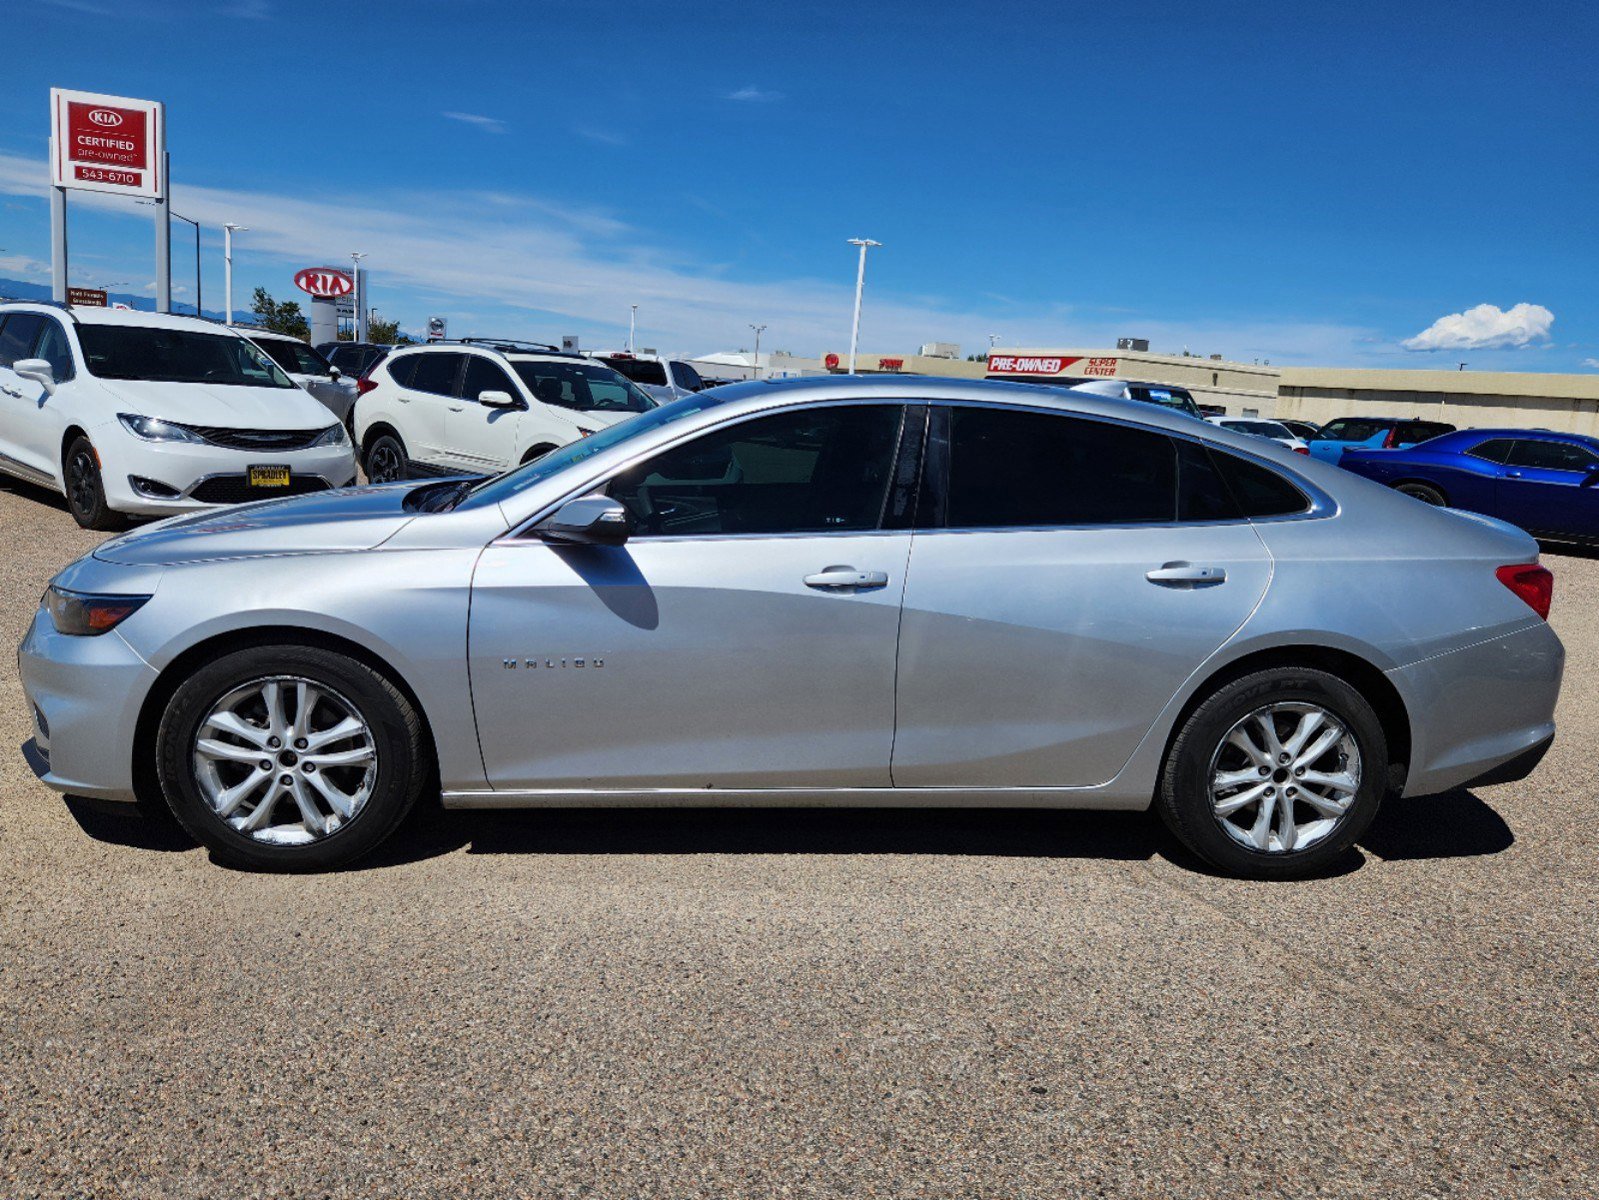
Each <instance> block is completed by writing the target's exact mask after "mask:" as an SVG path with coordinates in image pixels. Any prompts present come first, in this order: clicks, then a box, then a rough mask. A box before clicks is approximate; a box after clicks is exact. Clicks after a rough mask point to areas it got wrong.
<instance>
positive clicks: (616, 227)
mask: <svg viewBox="0 0 1599 1200" xmlns="http://www.w3.org/2000/svg"><path fill="white" fill-rule="evenodd" d="M48 191H49V170H48V167H47V165H46V164H45V162H44V160H43V159H42V158H30V157H24V156H21V155H9V154H5V153H0V195H12V196H29V197H32V198H33V201H34V203H39V202H41V201H43V200H44V199H45V197H46V196H47V194H48ZM183 194H184V200H183V209H184V215H185V216H189V217H192V218H193V219H195V220H197V221H199V222H201V223H202V224H203V225H204V226H205V227H206V228H207V229H208V230H212V229H216V228H218V227H220V225H221V223H222V222H223V221H235V222H238V223H239V224H241V225H247V226H249V232H248V233H242V234H240V235H239V236H238V237H237V238H235V240H234V258H235V271H236V273H237V274H238V277H237V278H236V280H235V286H236V288H239V287H242V288H243V290H244V292H245V293H247V292H248V287H247V286H245V284H244V283H243V280H247V279H251V278H252V277H253V278H254V279H255V280H259V281H261V282H264V283H266V284H267V285H268V287H269V289H271V290H274V291H278V290H282V291H285V292H287V291H289V290H290V285H289V282H288V281H289V277H290V276H291V275H292V274H293V271H294V270H295V269H297V268H299V267H304V266H309V265H314V264H317V263H323V262H339V261H346V256H347V255H348V252H349V251H350V250H351V249H361V250H366V251H369V252H370V253H371V255H372V257H371V258H369V259H367V260H366V264H365V265H366V266H367V267H369V268H370V269H371V271H372V279H373V288H374V295H373V303H374V304H376V305H377V306H378V307H379V308H380V309H381V310H382V311H383V312H384V313H385V314H387V315H390V316H394V317H398V318H399V319H400V320H401V321H402V322H403V323H404V325H405V327H406V328H408V329H416V328H419V327H420V326H421V324H422V322H423V321H424V319H425V318H426V317H427V316H428V315H429V314H431V313H441V314H444V315H447V316H448V317H449V318H450V327H451V330H452V331H453V332H457V333H473V332H478V333H494V334H501V335H504V336H507V337H510V336H521V337H527V338H534V339H538V340H543V341H549V340H553V339H554V338H555V337H557V336H558V335H560V334H562V333H572V332H577V333H580V334H581V335H582V336H583V339H584V344H585V345H599V344H620V342H621V339H622V338H623V337H624V336H625V335H626V332H627V315H628V305H630V304H638V305H639V306H640V308H639V340H640V343H641V344H643V345H646V346H657V347H659V348H661V349H663V350H668V351H671V352H684V353H701V352H706V351H714V350H726V349H728V348H729V347H730V346H737V345H740V344H741V342H740V339H746V340H747V339H748V336H749V332H748V329H747V326H748V324H749V322H751V321H759V322H762V323H765V324H767V325H768V326H769V328H768V331H767V341H769V342H771V344H774V345H778V346H782V347H785V348H787V349H792V350H793V351H794V352H795V353H796V354H819V353H824V352H827V351H840V350H842V349H844V348H846V347H847V346H848V344H849V326H850V306H851V301H852V299H853V295H854V286H855V252H854V249H853V248H852V247H850V246H847V245H845V244H844V242H843V234H844V233H847V232H851V231H849V230H845V231H842V232H841V234H840V237H839V240H838V244H837V245H836V246H833V245H829V246H826V247H823V248H821V253H822V254H823V256H824V258H823V265H821V266H820V267H818V268H817V269H818V270H820V271H822V272H825V273H826V277H825V278H818V277H816V276H814V275H812V276H809V277H805V276H801V277H790V278H777V279H765V280H758V281H749V280H737V279H728V278H725V277H721V276H719V275H718V274H717V273H715V271H714V270H713V269H712V267H711V264H710V263H709V261H702V260H694V259H690V258H688V257H686V256H685V255H684V254H682V253H680V252H678V253H669V252H667V251H664V250H663V249H662V248H661V246H662V242H661V239H660V238H659V237H658V236H657V235H656V233H655V231H653V230H650V229H641V228H636V227H634V226H632V225H630V224H628V223H626V222H624V221H622V220H619V219H618V218H617V217H616V216H615V215H614V214H612V213H610V212H607V211H605V210H603V209H599V208H579V207H573V206H569V205H562V204H559V203H555V202H552V201H549V200H545V199H543V198H542V197H538V196H530V195H526V194H521V193H514V192H509V191H484V190H476V191H473V190H459V191H450V190H434V191H401V190H387V191H383V190H366V191H362V192H352V193H348V194H346V193H337V192H329V193H311V192H301V193H295V194H274V193H267V192H252V191H238V190H232V189H225V188H211V187H205V186H202V185H200V184H198V183H196V184H189V185H186V186H185V187H184V189H183ZM73 204H74V205H82V206H85V207H92V208H94V209H95V210H96V211H97V212H101V213H105V214H107V215H120V216H122V217H124V218H127V219H128V220H129V224H130V230H131V229H132V227H133V226H134V225H137V226H138V228H137V230H136V231H133V232H130V235H129V238H128V245H129V246H130V250H129V253H128V257H127V259H126V261H121V260H118V261H116V262H110V263H108V264H107V265H106V267H105V270H106V271H107V272H108V273H109V272H113V271H115V272H121V273H122V274H121V275H119V276H116V277H121V278H130V277H132V278H137V277H141V276H142V275H143V272H144V271H145V270H147V269H148V267H147V263H148V251H147V246H148V244H149V243H148V229H149V214H148V212H147V211H146V210H144V209H138V208H132V207H130V206H129V205H128V203H127V202H126V200H123V199H120V198H118V197H114V196H99V195H97V194H95V193H90V192H84V193H80V194H78V195H76V196H74V198H73ZM11 249H12V250H16V249H18V247H15V246H12V247H11ZM828 251H831V252H832V253H833V254H835V255H836V256H837V257H836V258H826V257H825V255H826V253H827V252H828ZM879 253H881V254H887V253H889V251H886V250H885V251H881V252H879ZM210 254H211V252H210V251H209V250H208V259H207V261H208V266H209V265H210V264H211V263H212V261H213V260H212V258H211V257H210ZM0 261H3V260H0ZM30 261H32V260H30ZM878 261H879V260H875V259H874V261H873V264H872V267H871V268H870V269H871V271H873V272H879V273H880V272H881V271H882V270H883V268H881V267H879V266H878V265H877V264H878ZM264 263H268V264H272V266H271V269H270V273H269V272H268V271H267V270H265V269H263V264H264ZM38 270H39V271H43V264H39V265H38ZM128 272H137V273H138V274H137V275H131V276H130V275H129V274H128ZM7 274H9V273H7ZM25 277H28V278H32V277H33V276H25ZM875 277H876V278H881V274H878V275H876V276H875ZM274 278H276V279H281V280H282V283H281V285H274V284H273V283H272V280H273V279H274ZM867 282H868V289H867V295H866V304H865V307H864V309H863V312H862V317H861V348H862V350H863V351H864V352H868V353H885V354H887V353H896V352H907V351H910V350H913V349H914V348H915V347H917V346H919V345H921V344H922V343H923V342H933V341H950V342H957V343H960V344H961V345H962V346H963V347H964V350H965V352H970V351H975V350H980V349H982V348H985V347H986V346H987V344H988V343H987V337H986V335H987V334H988V333H989V332H991V331H993V330H996V329H999V330H1004V332H1005V335H1006V336H1005V342H1006V344H1007V345H1009V346H1012V347H1015V346H1051V345H1053V346H1080V347H1093V346H1108V345H1114V344H1115V339H1116V338H1117V337H1118V336H1121V335H1124V334H1136V335H1138V336H1140V337H1148V338H1150V339H1152V340H1153V342H1154V343H1155V345H1156V347H1157V348H1163V349H1175V348H1178V347H1181V346H1183V345H1185V344H1187V345H1191V346H1193V347H1195V348H1196V349H1197V350H1199V351H1201V352H1204V353H1209V352H1210V351H1212V350H1215V351H1221V352H1225V353H1226V354H1227V356H1228V357H1229V358H1236V359H1242V360H1243V361H1245V362H1248V361H1250V360H1251V359H1253V358H1269V359H1270V360H1271V361H1272V362H1273V363H1286V362H1297V363H1351V362H1361V361H1370V360H1371V356H1372V353H1373V351H1374V350H1375V349H1376V347H1375V346H1373V345H1369V344H1366V343H1363V342H1362V339H1364V338H1370V337H1373V336H1374V335H1375V333H1376V331H1374V330H1371V329H1367V328H1362V327H1356V326H1348V325H1339V324H1334V323H1331V322H1289V321H1248V320H1244V321H1236V322H1231V323H1229V322H1224V321H1219V320H1215V321H1210V320H1207V321H1179V320H1174V319H1170V318H1165V319H1163V318H1161V317H1159V316H1157V315H1155V314H1150V313H1122V312H1114V313H1107V312H1104V311H1100V310H1084V309H1076V308H1072V307H1068V306H1065V305H1049V304H1040V305H1036V306H1034V307H1032V308H1030V309H1027V310H1025V311H1016V310H1015V309H1013V308H1007V307H1004V306H1001V305H999V304H997V303H995V302H994V301H992V300H986V301H985V300H983V299H981V298H980V297H974V298H972V299H971V303H969V304H968V303H967V302H966V301H965V300H964V299H962V300H959V301H951V300H948V299H946V298H944V297H941V296H937V295H932V296H907V295H905V294H903V293H895V292H893V291H891V290H890V289H888V288H886V287H884V286H882V285H881V284H874V283H873V280H872V278H869V279H868V281H867ZM130 290H131V289H130ZM238 299H239V297H238V295H236V296H235V301H236V303H237V302H238ZM471 314H478V315H477V316H473V315H471ZM1000 314H1004V315H1003V316H1001V315H1000ZM763 344H765V343H763ZM1390 353H1391V352H1390Z"/></svg>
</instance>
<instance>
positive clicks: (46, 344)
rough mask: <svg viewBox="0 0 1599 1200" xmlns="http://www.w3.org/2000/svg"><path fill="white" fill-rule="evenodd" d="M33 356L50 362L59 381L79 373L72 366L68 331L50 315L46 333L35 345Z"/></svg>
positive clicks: (45, 325) (46, 323)
mask: <svg viewBox="0 0 1599 1200" xmlns="http://www.w3.org/2000/svg"><path fill="white" fill-rule="evenodd" d="M33 357H34V358H42V359H44V360H45V361H46V362H47V363H49V364H50V370H51V373H52V374H53V375H54V376H55V380H56V382H57V383H60V382H62V381H63V380H66V379H71V378H72V377H73V375H75V374H76V373H77V372H76V371H74V370H73V366H72V347H71V346H70V345H68V343H67V331H66V330H65V329H63V328H61V322H60V321H52V320H51V319H50V318H49V317H46V318H45V319H44V333H43V334H42V335H41V336H40V338H39V343H38V345H36V346H35V347H34V350H33Z"/></svg>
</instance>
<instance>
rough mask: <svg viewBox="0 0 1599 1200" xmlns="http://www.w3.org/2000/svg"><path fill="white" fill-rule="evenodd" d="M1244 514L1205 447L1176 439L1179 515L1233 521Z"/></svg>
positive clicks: (1184, 519)
mask: <svg viewBox="0 0 1599 1200" xmlns="http://www.w3.org/2000/svg"><path fill="white" fill-rule="evenodd" d="M1242 515H1243V514H1242V513H1241V512H1240V511H1239V508H1238V505H1237V503H1235V502H1234V500H1233V495H1232V492H1231V491H1230V490H1229V489H1228V487H1227V483H1226V481H1225V480H1223V479H1222V477H1221V472H1220V471H1218V470H1217V469H1216V463H1215V460H1214V459H1212V458H1211V456H1210V453H1209V451H1207V450H1206V449H1205V447H1203V446H1201V445H1198V444H1197V443H1195V442H1188V441H1183V440H1181V439H1179V440H1178V442H1177V518H1178V520H1181V521H1233V520H1237V519H1238V518H1239V517H1240V516H1242Z"/></svg>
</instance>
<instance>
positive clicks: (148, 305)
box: [0, 279, 256, 325]
mask: <svg viewBox="0 0 1599 1200" xmlns="http://www.w3.org/2000/svg"><path fill="white" fill-rule="evenodd" d="M0 299H3V300H48V299H50V285H49V284H47V283H28V282H27V281H26V280H22V279H0ZM106 303H108V304H126V305H127V306H128V307H129V308H134V309H138V310H139V311H140V312H154V311H155V301H154V300H153V299H151V298H150V297H149V296H136V295H134V294H133V293H131V292H109V293H107V295H106ZM172 311H173V315H174V316H179V317H192V316H194V305H192V304H184V303H183V302H181V301H178V300H174V301H173V302H172ZM200 315H201V316H204V317H208V318H210V319H211V320H213V321H220V320H222V317H223V314H222V313H221V312H219V311H216V310H214V309H209V308H208V309H206V310H205V311H204V312H202V313H201V314H200ZM233 323H234V324H235V325H254V324H255V323H256V315H255V314H254V313H252V312H248V311H240V310H238V309H235V310H234V312H233Z"/></svg>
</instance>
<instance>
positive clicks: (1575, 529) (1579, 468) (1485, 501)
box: [1339, 429, 1599, 542]
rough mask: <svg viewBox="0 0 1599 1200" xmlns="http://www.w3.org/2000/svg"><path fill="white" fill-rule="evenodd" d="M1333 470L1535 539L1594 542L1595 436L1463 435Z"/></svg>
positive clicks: (1538, 432) (1597, 513) (1350, 459)
mask: <svg viewBox="0 0 1599 1200" xmlns="http://www.w3.org/2000/svg"><path fill="white" fill-rule="evenodd" d="M1339 465H1341V466H1343V467H1345V468H1346V469H1348V470H1351V471H1353V472H1355V474H1357V475H1364V476H1365V477H1366V478H1367V479H1374V480H1376V481H1377V482H1378V483H1385V484H1387V485H1388V486H1389V487H1391V488H1393V489H1394V490H1395V491H1400V492H1403V493H1404V494H1405V495H1407V496H1413V497H1414V498H1415V499H1417V500H1421V501H1423V502H1425V503H1427V504H1436V505H1447V506H1449V507H1451V508H1463V509H1466V510H1468V511H1470V512H1479V513H1486V514H1488V515H1489V516H1491V517H1498V518H1499V519H1500V520H1502V521H1509V522H1510V523H1511V524H1512V525H1517V526H1519V527H1520V528H1522V529H1525V530H1526V531H1527V532H1528V533H1532V534H1535V535H1537V536H1538V537H1542V538H1550V539H1556V540H1564V541H1580V542H1599V438H1593V437H1587V436H1584V435H1583V434H1579V433H1555V432H1553V431H1551V430H1547V429H1462V430H1460V431H1459V432H1457V433H1450V434H1445V435H1444V436H1443V437H1437V438H1433V439H1432V440H1431V441H1428V442H1423V443H1422V444H1421V445H1419V446H1412V447H1410V449H1408V450H1350V451H1349V452H1347V453H1346V454H1345V455H1344V458H1343V462H1342V463H1341V464H1339Z"/></svg>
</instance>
